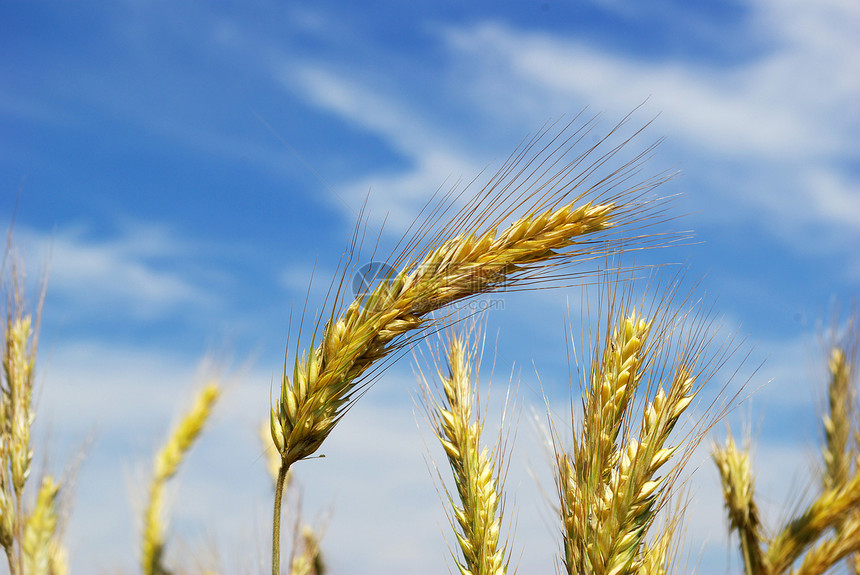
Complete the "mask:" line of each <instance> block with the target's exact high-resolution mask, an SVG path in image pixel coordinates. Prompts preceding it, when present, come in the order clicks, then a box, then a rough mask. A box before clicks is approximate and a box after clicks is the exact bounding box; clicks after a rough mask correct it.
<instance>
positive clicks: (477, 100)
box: [281, 2, 860, 267]
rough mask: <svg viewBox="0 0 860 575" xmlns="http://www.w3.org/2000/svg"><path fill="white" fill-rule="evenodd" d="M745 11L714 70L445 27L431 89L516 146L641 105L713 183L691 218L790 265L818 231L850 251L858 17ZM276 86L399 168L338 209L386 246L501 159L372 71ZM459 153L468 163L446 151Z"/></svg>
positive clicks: (831, 9) (857, 122) (795, 7)
mask: <svg viewBox="0 0 860 575" xmlns="http://www.w3.org/2000/svg"><path fill="white" fill-rule="evenodd" d="M750 8H751V10H750V13H749V15H748V16H747V17H746V20H745V21H744V22H743V25H741V26H738V27H737V29H733V30H726V32H725V34H726V36H728V35H730V34H737V35H742V37H741V38H739V40H738V42H743V43H744V44H745V45H747V46H749V48H748V49H747V52H746V53H745V54H744V56H745V57H744V58H743V59H733V60H730V61H728V62H722V63H715V62H713V61H712V62H708V63H703V62H699V61H696V60H694V59H692V58H687V59H675V60H657V59H653V58H651V59H645V58H640V57H638V56H637V55H636V54H630V53H618V52H612V51H609V50H607V49H604V48H601V47H597V46H594V45H591V44H587V43H585V42H583V41H580V40H577V39H573V38H570V37H567V36H564V35H560V34H556V33H547V32H542V31H541V32H535V31H524V30H521V29H517V28H515V27H512V26H507V25H501V24H494V23H489V22H482V23H477V24H475V25H471V26H458V27H454V26H451V27H448V28H444V29H443V33H442V34H441V38H442V40H443V42H444V44H445V45H446V46H447V48H448V50H449V56H450V64H449V66H448V68H447V69H446V70H445V72H444V74H445V75H444V76H443V78H442V80H443V82H447V83H448V85H447V89H448V90H449V91H450V92H451V93H452V94H458V95H459V96H455V97H459V98H460V102H459V104H458V105H461V106H462V105H464V104H465V105H466V106H467V107H470V108H471V110H472V112H473V114H472V118H470V121H469V123H468V127H467V126H466V125H464V129H474V128H475V127H476V126H478V129H483V128H482V127H481V126H484V125H485V126H486V127H487V129H491V130H493V131H498V130H499V126H509V127H511V126H513V127H514V128H512V129H513V132H516V133H523V134H524V133H527V132H529V131H533V130H534V129H535V127H536V126H540V125H541V124H542V123H543V122H545V121H546V120H547V118H548V117H549V116H557V115H558V114H561V113H570V112H571V111H572V110H573V111H575V110H576V109H577V108H579V107H581V106H584V105H588V106H591V107H592V109H595V110H603V111H607V112H609V113H610V114H611V115H612V116H614V117H616V118H618V117H621V116H623V115H624V114H626V113H628V112H629V111H630V110H631V109H632V108H634V107H635V106H637V105H638V104H640V103H642V102H643V100H645V99H646V98H649V102H648V104H647V105H646V109H647V110H663V111H664V112H663V114H662V115H661V117H660V118H659V120H658V128H657V129H659V130H660V131H663V132H665V133H667V135H668V139H669V145H670V146H675V147H676V148H675V149H677V150H682V151H683V154H685V155H686V157H685V162H686V163H687V164H688V166H690V169H691V170H692V172H693V174H694V176H693V177H694V179H695V177H696V176H695V173H696V170H699V171H702V172H703V173H701V174H700V175H699V177H700V178H702V179H708V178H710V179H711V180H713V178H711V176H712V175H713V174H712V173H711V172H716V173H717V174H718V176H719V177H718V179H719V182H716V181H715V180H713V181H709V184H708V185H709V186H710V187H709V188H708V190H707V191H708V192H709V193H714V194H716V195H718V196H720V197H721V198H722V200H723V201H715V202H705V203H706V204H707V210H706V213H705V214H703V215H702V216H701V217H702V218H704V219H707V218H714V219H715V221H719V222H725V221H726V220H725V218H726V217H728V216H731V219H730V220H729V221H734V222H738V223H740V222H760V223H761V225H763V226H765V227H766V228H768V230H769V231H770V232H771V233H772V234H774V235H776V236H778V237H780V239H781V240H782V241H784V242H786V243H787V244H789V245H793V246H794V247H795V249H801V250H805V249H807V247H808V246H809V243H810V241H811V242H813V243H817V244H821V243H822V242H820V241H818V242H816V239H819V240H820V239H821V237H822V236H821V235H820V234H818V233H817V232H815V231H813V230H820V229H827V228H828V227H829V226H830V227H832V229H831V230H830V231H831V232H832V234H830V235H829V236H828V237H831V236H833V237H835V236H836V235H839V234H847V236H846V237H848V238H854V239H856V238H857V237H858V236H860V225H858V219H857V216H858V207H857V191H856V188H857V185H856V183H855V182H856V177H855V176H853V175H851V174H849V173H848V172H846V170H845V167H844V166H845V165H846V161H849V162H850V160H851V158H855V157H856V155H857V153H858V152H860V147H858V145H857V141H858V134H860V113H858V112H857V108H856V106H855V105H853V103H854V102H856V101H858V100H860V80H858V78H860V64H858V62H860V42H858V40H857V37H856V34H855V33H854V30H855V29H856V27H857V26H855V24H857V25H860V23H858V19H860V16H858V12H857V10H856V8H855V7H853V5H850V4H846V3H839V2H831V3H816V4H809V3H799V4H798V3H796V2H794V3H781V2H761V3H757V4H753V5H751V6H750ZM677 25H683V22H677ZM726 41H728V40H727V39H726ZM284 70H288V71H289V73H288V74H287V73H285V72H283V71H282V72H281V77H282V78H284V82H285V85H286V84H288V85H289V86H290V89H291V90H295V91H297V92H298V93H299V94H301V95H303V96H304V97H305V98H306V99H307V101H308V102H309V103H311V104H313V105H316V106H319V107H321V108H323V109H326V110H328V111H330V112H332V113H334V114H336V115H338V116H340V117H342V118H344V119H345V120H347V121H348V122H350V123H353V124H355V125H358V126H361V127H363V128H364V129H366V130H368V131H370V132H372V133H374V134H377V135H379V136H381V137H382V138H384V140H385V141H386V142H387V143H389V144H390V145H391V146H392V147H393V148H394V149H395V150H396V151H398V152H399V153H401V154H402V155H403V156H404V157H405V158H406V159H407V160H408V161H409V162H410V164H411V165H410V166H409V167H407V168H406V169H398V170H397V171H377V172H375V173H372V174H369V175H368V176H365V177H362V178H360V179H358V180H355V181H351V182H346V183H344V184H343V186H344V187H346V189H348V190H349V192H348V193H349V195H350V196H351V197H353V198H363V197H364V196H365V194H366V193H367V192H368V190H370V202H371V208H372V212H373V214H374V216H375V217H376V218H377V221H378V219H379V218H381V216H382V215H384V214H390V215H391V221H393V222H394V225H393V227H394V229H395V231H398V230H399V229H402V223H403V222H408V221H410V220H411V217H412V216H413V215H414V214H415V213H417V210H418V209H419V208H420V206H421V205H422V204H423V200H424V199H426V198H427V197H428V196H429V194H430V193H431V192H432V191H433V190H435V189H437V187H438V186H439V185H440V183H442V182H445V181H446V178H447V179H448V181H451V178H453V179H454V180H456V179H458V178H470V177H473V176H474V175H476V174H478V173H479V171H480V168H481V167H482V163H483V162H484V161H485V160H486V159H489V158H491V157H493V155H497V154H500V153H502V154H504V153H505V152H507V151H510V150H509V149H507V147H508V146H509V147H512V146H513V145H515V142H513V143H510V144H507V145H501V144H502V143H501V142H500V143H499V144H500V146H499V147H498V148H497V149H479V146H477V145H476V144H475V143H474V142H475V138H471V139H468V138H465V137H464V135H463V134H460V133H459V132H458V131H457V129H458V128H457V127H456V124H455V125H450V124H446V125H445V126H441V125H438V124H434V123H432V122H431V121H430V120H429V119H428V114H427V112H426V111H425V110H424V109H421V108H418V107H416V106H417V104H415V103H412V104H409V103H406V101H405V100H404V98H403V97H401V96H399V95H398V94H396V93H394V92H392V91H391V90H390V89H388V88H385V87H384V84H381V83H374V82H373V80H372V78H373V77H374V74H378V73H381V72H380V71H378V70H374V69H373V67H372V66H369V67H368V68H367V69H362V70H354V69H348V68H341V67H338V66H337V65H336V64H330V63H323V62H313V63H308V62H305V63H303V64H301V65H299V64H296V63H291V64H289V65H287V66H286V68H284ZM381 86H382V87H381ZM422 105H425V106H426V104H422ZM501 131H502V132H504V130H501ZM470 140H471V141H472V142H473V143H472V145H471V147H464V146H463V145H462V144H461V142H463V141H470ZM700 168H701V170H700ZM704 172H707V173H704ZM696 185H697V186H698V185H699V184H698V182H697V183H696ZM702 201H704V200H702ZM712 208H713V209H712ZM694 209H695V208H694ZM761 210H765V213H764V215H763V214H762V211H761ZM804 230H807V231H804ZM828 245H829V246H830V248H829V249H840V248H839V247H838V246H839V244H838V242H837V243H833V242H830V243H828ZM825 249H826V247H825ZM857 265H860V263H858V264H857ZM849 267H850V266H849Z"/></svg>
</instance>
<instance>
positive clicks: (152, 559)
mask: <svg viewBox="0 0 860 575" xmlns="http://www.w3.org/2000/svg"><path fill="white" fill-rule="evenodd" d="M220 393H221V390H220V388H219V387H218V385H217V384H215V383H209V384H207V385H206V386H204V387H203V389H202V390H201V391H200V392H199V393H198V395H197V397H196V399H195V400H194V405H193V406H192V407H191V409H190V410H189V411H188V413H187V414H186V415H185V417H184V418H183V419H182V421H181V422H180V423H179V425H178V426H177V427H176V429H174V430H173V433H172V434H171V435H170V439H169V440H168V441H167V443H166V444H165V445H164V447H163V448H162V449H161V451H159V452H158V455H157V456H156V458H155V470H154V472H153V475H152V481H151V482H150V484H149V502H148V504H147V506H146V510H145V512H144V515H143V538H142V543H141V566H142V568H143V573H144V575H166V574H168V573H169V571H168V570H167V569H166V568H165V566H164V564H163V563H162V556H163V553H164V543H165V542H164V529H165V528H164V524H163V523H162V520H161V514H162V506H163V502H162V500H163V497H164V486H165V484H166V483H167V481H168V480H169V479H170V478H171V477H173V476H174V475H175V474H176V471H177V470H178V469H179V464H180V463H182V460H183V459H184V458H185V455H186V454H187V453H188V451H189V450H190V449H191V446H192V445H193V444H194V441H195V440H196V439H197V438H198V437H199V435H200V433H201V432H202V431H203V426H204V425H205V423H206V420H207V419H209V415H210V414H211V413H212V408H213V406H214V404H215V401H216V400H217V399H218V396H219V395H220Z"/></svg>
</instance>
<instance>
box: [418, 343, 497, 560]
mask: <svg viewBox="0 0 860 575" xmlns="http://www.w3.org/2000/svg"><path fill="white" fill-rule="evenodd" d="M476 346H477V341H476V340H473V342H472V344H471V345H470V343H469V341H468V337H467V336H465V335H461V334H459V333H454V334H452V335H451V336H450V340H449V345H448V352H447V364H448V366H447V373H444V372H443V371H442V370H439V374H438V376H439V379H440V380H441V383H442V389H441V390H440V394H439V395H440V398H439V399H438V400H434V399H431V397H432V392H431V390H430V384H429V382H428V381H427V379H426V378H425V380H424V386H425V390H426V391H427V393H426V398H427V400H426V402H427V403H428V404H430V405H428V412H429V413H430V417H431V419H432V421H433V424H434V427H435V433H436V437H437V438H438V440H439V441H440V443H441V444H442V447H443V448H444V449H445V453H446V455H447V457H448V463H449V465H450V467H451V471H452V473H453V475H454V483H455V485H456V490H457V493H456V497H455V496H454V494H452V493H450V492H448V493H447V495H448V500H449V502H450V504H451V505H452V507H453V515H454V518H455V521H456V524H457V526H458V527H456V528H455V532H456V536H457V542H458V543H459V545H460V550H461V552H462V562H458V563H457V568H458V570H459V572H460V573H461V574H462V575H504V574H505V573H507V570H508V562H509V558H508V557H506V553H505V547H506V546H501V545H500V544H499V535H500V532H501V523H502V512H503V509H502V508H503V497H502V491H501V489H502V486H501V484H502V476H501V473H502V467H503V459H504V458H503V457H502V454H501V453H500V447H501V446H500V445H499V444H497V445H496V446H495V447H494V448H492V449H488V448H487V447H485V446H482V444H481V432H482V431H483V427H484V421H483V418H482V414H481V413H480V406H479V405H478V379H477V366H476ZM446 492H447V490H446ZM452 523H453V522H452Z"/></svg>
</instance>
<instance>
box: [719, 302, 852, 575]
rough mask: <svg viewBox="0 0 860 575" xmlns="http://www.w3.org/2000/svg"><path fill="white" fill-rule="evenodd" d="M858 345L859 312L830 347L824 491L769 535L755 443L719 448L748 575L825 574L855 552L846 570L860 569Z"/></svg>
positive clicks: (733, 525) (725, 488) (727, 502)
mask: <svg viewBox="0 0 860 575" xmlns="http://www.w3.org/2000/svg"><path fill="white" fill-rule="evenodd" d="M834 331H835V329H834ZM858 349H860V316H858V315H857V314H856V312H855V313H854V314H853V315H852V316H851V317H850V319H849V321H848V327H847V328H846V329H845V333H844V335H843V336H842V337H841V338H836V340H835V341H833V343H832V344H831V346H830V349H829V362H828V369H829V378H828V383H827V398H826V399H827V401H826V405H827V411H826V413H825V414H824V415H823V417H822V420H823V421H822V423H823V425H822V427H823V435H824V446H823V449H822V459H823V462H822V472H821V492H820V493H819V494H818V495H817V496H816V497H815V498H814V500H813V501H812V503H810V504H809V505H807V506H806V507H803V508H802V509H800V511H799V512H798V513H797V514H796V515H795V516H794V517H793V518H791V519H789V520H788V521H786V522H785V523H784V524H783V525H782V526H781V527H780V528H779V529H778V530H777V531H776V534H775V535H774V536H773V537H771V538H770V539H769V540H768V539H766V538H765V537H764V536H763V534H762V529H761V528H760V520H759V517H758V512H757V506H756V504H755V500H754V490H753V482H754V475H753V472H752V468H751V464H750V455H749V448H748V447H747V448H745V449H744V450H739V449H738V448H737V447H736V445H735V442H734V440H733V439H732V437H731V434H729V437H728V439H727V440H726V445H725V447H723V448H720V447H715V448H714V461H715V462H716V463H717V467H718V468H719V470H720V479H721V481H722V484H723V495H724V498H725V506H726V512H727V513H728V515H729V528H730V530H731V531H737V532H738V534H739V536H740V545H741V556H742V558H743V561H744V572H745V573H746V574H747V575H781V574H783V573H792V574H795V575H812V574H819V573H825V572H826V571H828V570H830V569H832V568H833V567H834V566H836V565H837V564H838V563H839V562H840V561H842V560H843V559H844V558H846V557H850V559H849V561H848V562H847V568H848V570H849V571H850V572H852V573H860V558H858V555H860V462H858V460H857V453H858V443H860V420H858V418H857V406H856V394H857V376H856V366H857V361H858ZM852 431H853V433H852ZM852 435H853V438H852ZM795 507H798V505H795ZM852 554H853V556H852Z"/></svg>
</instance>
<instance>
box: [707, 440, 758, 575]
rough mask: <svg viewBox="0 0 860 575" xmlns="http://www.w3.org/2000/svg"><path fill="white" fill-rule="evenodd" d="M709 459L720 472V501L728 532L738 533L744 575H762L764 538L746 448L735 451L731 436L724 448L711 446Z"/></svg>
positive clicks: (735, 447)
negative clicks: (724, 513) (726, 517)
mask: <svg viewBox="0 0 860 575" xmlns="http://www.w3.org/2000/svg"><path fill="white" fill-rule="evenodd" d="M712 457H713V460H714V463H716V465H717V469H718V470H719V472H720V483H721V484H722V487H723V500H724V502H725V507H726V513H727V514H728V516H729V529H730V530H735V531H737V532H738V536H739V538H740V545H741V556H742V557H743V561H744V573H745V574H746V575H759V574H761V573H764V571H763V568H764V558H763V555H762V546H763V544H764V537H763V535H762V531H761V519H760V517H759V511H758V506H757V505H756V502H755V480H754V476H753V471H752V467H751V463H750V454H749V447H746V448H744V449H743V450H740V449H738V447H737V446H736V445H735V441H734V439H733V438H732V435H731V432H730V433H729V435H728V438H727V439H726V444H725V446H724V447H719V446H717V445H714V446H713V448H712Z"/></svg>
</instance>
